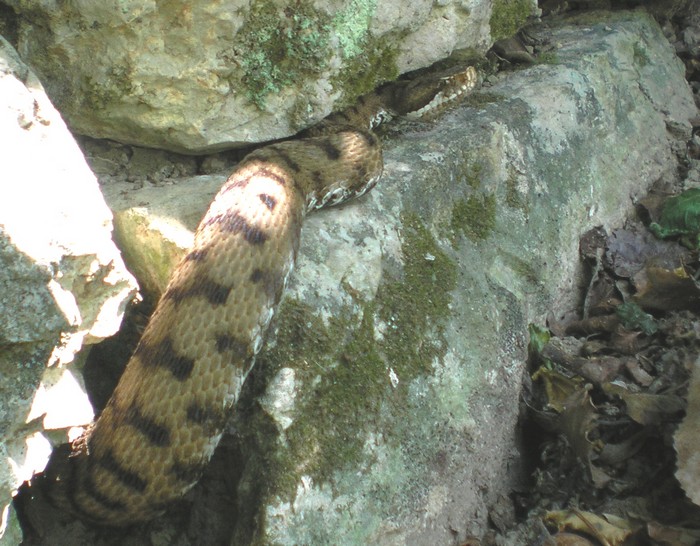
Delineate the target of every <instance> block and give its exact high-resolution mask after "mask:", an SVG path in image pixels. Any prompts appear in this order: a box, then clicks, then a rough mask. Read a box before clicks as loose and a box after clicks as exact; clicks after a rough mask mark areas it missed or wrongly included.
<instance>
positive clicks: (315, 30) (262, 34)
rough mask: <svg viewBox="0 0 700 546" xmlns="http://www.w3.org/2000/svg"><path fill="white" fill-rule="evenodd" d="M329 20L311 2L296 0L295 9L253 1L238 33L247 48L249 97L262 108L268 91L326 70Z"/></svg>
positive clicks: (246, 67) (246, 66) (242, 61)
mask: <svg viewBox="0 0 700 546" xmlns="http://www.w3.org/2000/svg"><path fill="white" fill-rule="evenodd" d="M330 23H331V20H330V17H329V16H328V15H326V14H325V13H323V12H321V11H319V10H317V9H315V8H314V7H313V5H312V4H311V3H309V2H304V1H300V2H297V3H295V6H294V8H293V9H292V8H288V9H281V8H278V7H277V6H275V5H274V4H272V3H268V2H264V1H261V0H259V1H256V2H254V3H253V4H252V5H251V7H250V11H249V13H248V20H247V21H246V24H245V25H244V26H243V28H242V29H241V31H240V32H239V33H238V34H237V36H236V41H237V42H238V43H239V44H240V47H241V49H242V50H243V51H246V56H245V57H244V58H243V59H241V65H242V68H243V71H244V74H245V76H244V84H245V85H246V88H247V91H248V97H249V99H250V100H251V101H252V102H254V103H255V104H256V105H257V106H258V107H259V108H263V107H264V105H265V98H266V97H267V95H268V94H270V93H278V92H279V91H280V90H281V89H283V88H284V87H286V86H289V85H291V84H293V83H296V82H298V81H299V80H300V79H303V78H304V77H305V76H306V75H308V74H318V73H320V72H321V71H323V70H324V69H325V68H326V67H327V65H328V61H329V54H328V47H329V36H330V30H331V25H330Z"/></svg>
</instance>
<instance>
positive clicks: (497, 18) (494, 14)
mask: <svg viewBox="0 0 700 546" xmlns="http://www.w3.org/2000/svg"><path fill="white" fill-rule="evenodd" d="M532 7H533V5H532V2H531V1H530V0H494V2H493V7H492V8H491V20H490V21H489V22H490V25H491V39H492V40H493V41H497V40H500V39H502V38H508V37H510V36H513V34H515V33H516V32H517V31H518V29H519V28H520V27H521V26H523V25H524V24H525V22H526V21H527V18H528V17H529V16H530V15H531V14H532Z"/></svg>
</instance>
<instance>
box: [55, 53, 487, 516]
mask: <svg viewBox="0 0 700 546" xmlns="http://www.w3.org/2000/svg"><path fill="white" fill-rule="evenodd" d="M452 72H453V73H451V74H448V75H444V74H443V75H436V76H433V77H431V78H428V79H423V80H418V81H413V82H410V83H401V84H393V85H390V86H388V87H385V88H384V89H383V90H380V91H377V92H375V93H373V94H371V95H367V96H365V97H363V98H362V99H361V100H360V102H359V104H358V106H356V107H353V108H351V109H349V110H347V111H345V112H341V113H339V114H336V115H333V116H331V117H329V118H327V119H326V120H325V121H323V122H321V123H320V124H319V125H318V126H317V127H316V128H314V129H313V130H311V131H308V132H307V133H306V134H305V135H303V137H304V138H300V139H296V140H290V141H286V142H281V143H276V144H272V145H269V146H266V147H264V148H261V149H259V150H256V151H255V152H253V153H251V154H249V155H248V156H246V157H245V158H244V160H243V161H242V162H241V163H240V164H239V165H238V166H237V168H236V170H235V171H234V173H233V174H232V175H231V176H230V177H229V178H228V180H227V181H226V183H225V184H224V185H223V187H222V188H221V190H220V191H219V193H218V194H217V195H216V197H215V198H214V201H213V202H212V203H211V205H210V207H209V210H208V211H207V213H206V214H205V216H204V218H203V219H202V221H201V223H200V224H199V227H198V228H197V231H196V233H195V240H194V246H193V248H192V249H191V251H190V252H189V253H188V254H187V255H186V256H185V257H184V258H183V259H182V261H181V262H180V264H179V265H178V266H177V268H176V269H175V271H174V273H173V275H172V277H171V279H170V281H169V284H168V287H167V289H166V291H165V293H164V294H163V296H162V298H161V300H160V302H159V303H158V306H157V308H156V310H155V312H154V314H153V316H152V317H151V319H150V321H149V323H148V326H147V327H146V330H145V332H144V334H143V337H142V338H141V341H140V342H139V345H138V347H137V348H136V351H135V352H134V354H133V356H132V357H131V359H130V361H129V363H128V365H127V367H126V370H125V372H124V374H123V376H122V378H121V380H120V382H119V384H118V385H117V387H116V389H115V391H114V394H113V395H112V398H111V399H110V401H109V402H108V404H107V406H106V407H105V409H104V411H103V412H102V414H101V416H100V417H99V419H98V420H97V421H96V422H95V423H94V424H93V425H92V426H91V427H90V429H89V430H88V431H87V432H86V433H85V434H84V435H83V436H82V437H81V438H80V439H78V440H76V441H75V442H73V444H72V446H70V447H69V448H66V449H67V450H69V451H70V454H69V456H68V457H65V453H64V454H63V455H59V456H58V460H59V461H60V462H58V463H56V464H55V467H54V469H53V470H52V471H51V477H50V479H51V485H50V489H51V496H52V498H54V499H58V498H60V499H64V500H66V501H67V504H68V506H67V509H68V510H70V511H72V512H74V513H75V514H77V515H78V516H80V517H83V518H84V519H88V520H91V521H94V522H98V523H102V524H109V525H124V524H130V523H133V522H135V521H139V520H146V519H149V518H151V517H154V516H155V515H157V514H159V513H160V512H162V511H163V510H164V508H165V507H166V505H167V504H168V503H169V502H170V501H172V500H174V499H177V498H179V497H180V496H181V495H182V494H183V493H185V492H186V491H187V490H188V489H190V488H191V487H192V486H193V485H194V484H195V483H196V482H197V480H198V479H199V476H200V475H201V473H202V470H203V469H204V467H205V466H206V464H207V462H208V461H209V459H210V457H211V455H212V453H213V451H214V449H215V447H216V445H217V444H218V442H219V439H220V438H221V434H222V431H223V428H224V425H225V423H226V420H227V419H228V416H229V413H230V410H231V408H232V406H233V405H234V404H235V402H236V399H237V397H238V394H239V392H240V389H241V386H242V384H243V381H244V380H245V377H246V375H247V374H248V372H249V370H250V368H251V366H252V365H253V363H254V360H255V355H256V354H257V352H258V351H259V349H260V347H261V346H262V343H263V339H264V334H265V331H266V330H267V327H268V325H269V324H270V320H271V319H272V316H273V314H274V311H275V308H276V306H277V304H278V302H279V300H280V297H281V295H282V292H283V290H284V287H285V284H286V281H287V278H288V277H289V274H290V272H291V270H292V267H293V264H294V259H295V257H296V253H297V248H298V246H299V238H300V232H301V225H302V221H303V218H304V215H305V213H306V212H307V211H309V210H311V209H314V208H319V207H322V206H327V205H334V204H337V203H340V202H342V201H344V200H346V199H348V198H350V197H355V196H358V195H362V194H363V193H365V192H366V191H368V190H369V189H371V188H372V187H373V186H374V185H375V184H376V182H377V180H378V179H379V177H380V175H381V172H382V165H383V164H382V152H381V146H380V144H379V141H378V138H377V137H376V135H375V134H374V133H373V132H371V129H372V127H373V125H374V124H376V123H377V122H378V121H380V120H381V119H383V118H384V117H385V116H386V115H387V114H389V115H392V114H397V113H398V114H406V113H408V112H412V111H420V110H421V109H424V108H425V107H426V105H430V104H432V103H435V104H437V103H439V102H441V101H442V100H449V99H451V98H454V97H455V96H457V95H458V94H460V93H461V92H463V91H466V90H468V89H471V88H472V87H474V85H475V84H476V80H477V78H476V72H475V70H474V69H473V68H472V67H469V68H467V69H466V70H461V71H459V72H456V71H452Z"/></svg>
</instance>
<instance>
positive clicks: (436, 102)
mask: <svg viewBox="0 0 700 546" xmlns="http://www.w3.org/2000/svg"><path fill="white" fill-rule="evenodd" d="M478 84H479V76H478V73H477V71H476V69H475V68H474V67H473V66H468V67H466V68H464V67H463V66H459V67H452V68H450V69H447V70H443V71H441V72H437V73H434V74H427V75H424V76H419V77H417V78H415V79H412V80H407V81H398V82H394V83H390V84H388V85H386V86H384V87H383V88H382V89H380V91H379V93H380V94H381V96H382V98H383V102H384V103H385V104H387V105H388V107H389V108H390V109H391V110H392V111H393V112H395V113H396V114H398V115H402V116H407V117H421V116H423V115H425V114H427V113H429V112H434V111H436V110H437V109H439V108H440V107H442V106H445V105H447V104H449V103H451V102H453V101H455V100H457V99H458V98H459V97H460V96H462V95H464V94H466V93H468V92H469V91H471V90H472V89H474V88H475V87H476V86H477V85H478Z"/></svg>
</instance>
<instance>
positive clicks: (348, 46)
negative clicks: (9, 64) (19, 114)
mask: <svg viewBox="0 0 700 546" xmlns="http://www.w3.org/2000/svg"><path fill="white" fill-rule="evenodd" d="M6 3H7V4H9V5H10V6H12V7H13V8H14V9H15V10H16V11H17V13H18V14H19V25H18V26H19V28H18V49H19V51H20V54H21V55H22V57H23V58H24V59H25V60H26V61H27V62H28V63H29V64H31V65H32V66H33V67H34V68H35V70H36V71H37V72H38V74H39V76H40V77H41V78H42V81H44V82H45V84H46V87H47V90H48V93H49V95H50V96H51V98H52V100H53V101H54V102H55V103H56V104H57V105H58V107H59V109H60V110H61V112H62V113H63V115H64V116H65V117H66V118H67V120H68V122H69V124H70V126H71V127H72V128H73V129H74V130H75V131H76V132H78V133H81V134H85V135H89V136H93V137H99V138H111V139H115V140H118V141H122V142H128V143H132V144H138V145H141V146H151V147H156V148H164V149H170V150H175V151H181V152H185V153H195V152H204V151H213V150H217V149H224V148H227V147H231V146H232V145H241V144H242V143H249V142H262V141H267V140H271V139H275V138H280V137H284V136H288V135H291V134H294V133H296V132H297V131H299V130H300V129H302V128H304V127H307V126H308V125H310V124H312V123H314V122H315V121H318V120H320V119H321V118H323V117H324V116H326V115H327V114H328V113H330V112H331V111H332V110H335V109H338V108H339V107H342V106H345V105H347V104H348V103H352V102H353V101H354V99H355V98H356V97H357V96H359V95H360V94H362V93H366V92H368V91H371V90H372V89H373V88H374V87H375V86H376V85H378V84H380V83H382V82H385V81H387V80H392V79H395V78H396V77H397V76H398V75H399V74H401V73H403V72H406V71H409V70H415V69H417V68H421V67H424V66H427V65H429V64H431V63H433V62H435V61H437V60H439V59H442V58H444V57H446V56H448V55H449V54H451V53H452V52H453V51H454V50H456V49H465V48H468V49H471V50H473V51H478V52H481V53H483V52H484V51H485V50H486V49H488V47H489V46H490V45H491V39H492V36H494V35H495V36H496V37H498V36H497V35H498V34H499V33H500V34H502V35H503V34H508V33H512V32H514V31H515V29H516V26H517V25H518V24H522V23H523V22H524V21H525V19H526V17H527V16H529V15H531V14H532V13H533V9H534V8H535V6H536V2H535V0H496V1H490V0H443V1H440V2H434V1H433V0H418V1H412V2H409V3H405V2H392V1H386V0H352V1H350V2H337V1H333V0H322V1H314V2H312V1H309V0H302V1H299V2H293V3H289V2H280V1H271V0H255V1H250V0H214V1H209V2H154V1H153V0H132V1H129V2H116V3H114V2H106V3H103V2H97V3H94V2H56V1H49V2H31V3H28V2H24V1H18V0H7V1H6Z"/></svg>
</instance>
